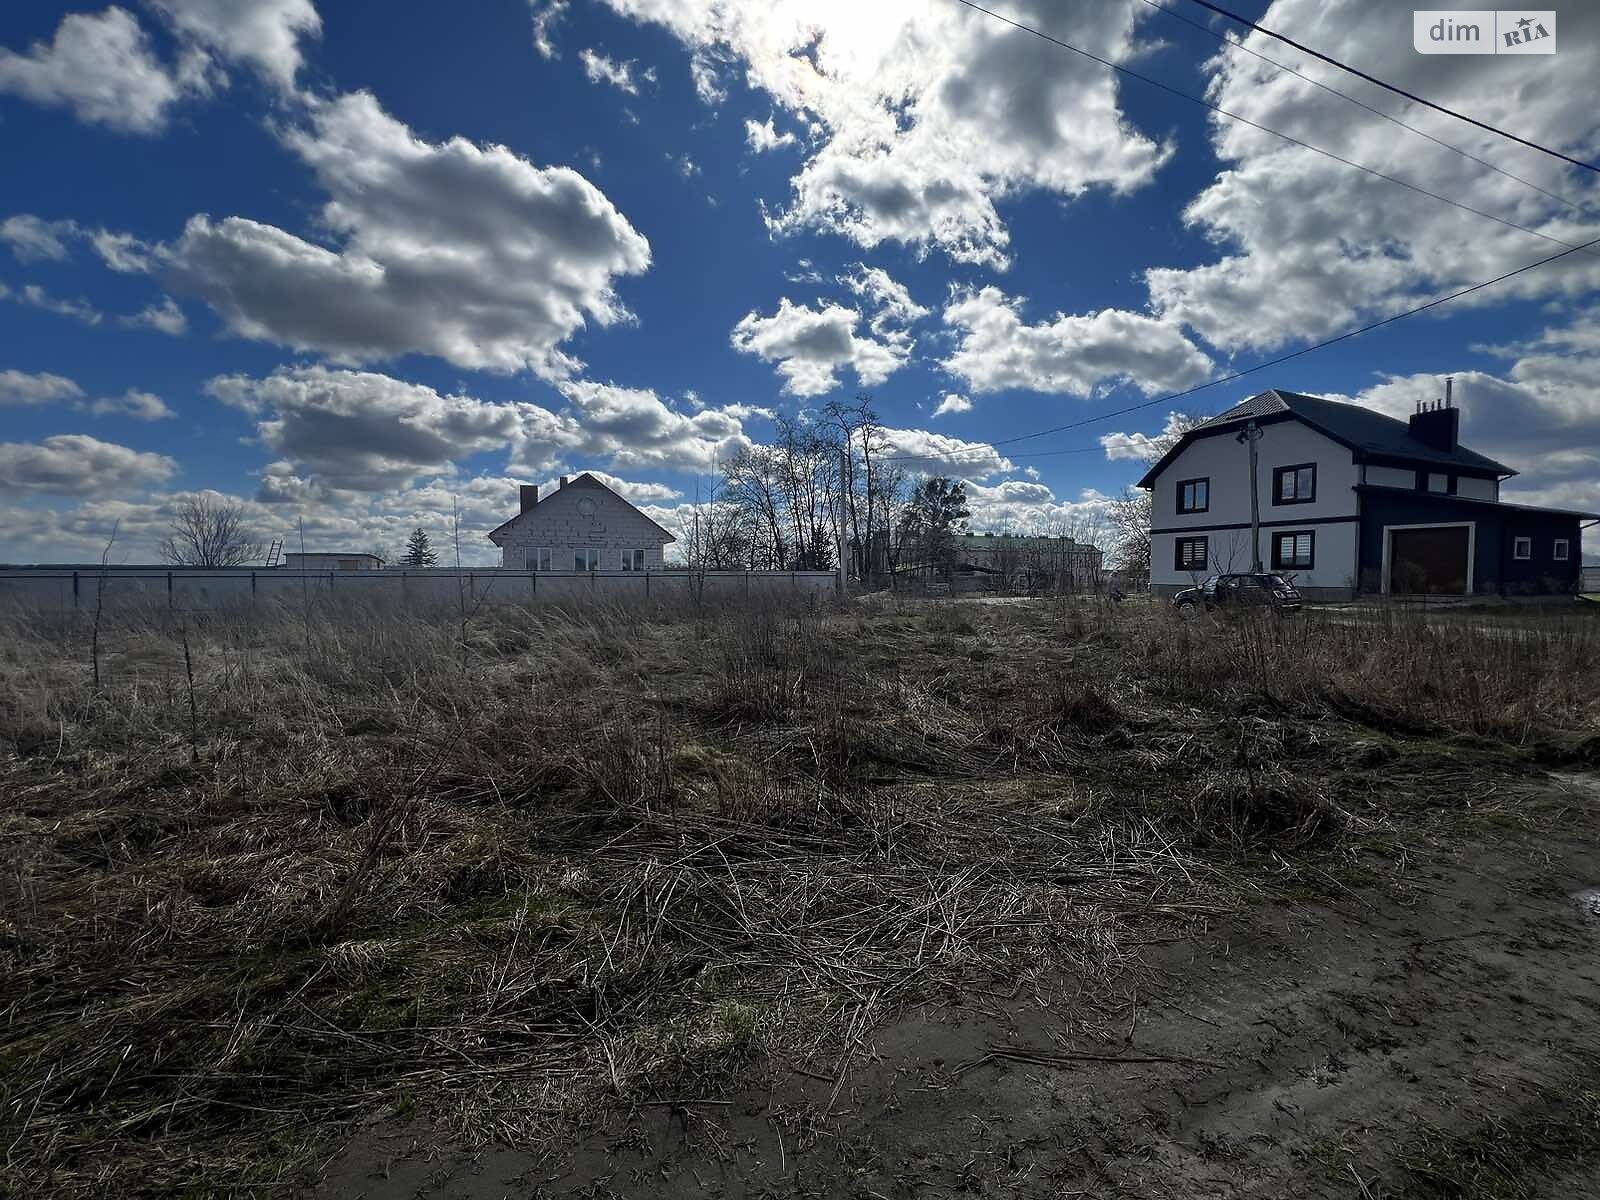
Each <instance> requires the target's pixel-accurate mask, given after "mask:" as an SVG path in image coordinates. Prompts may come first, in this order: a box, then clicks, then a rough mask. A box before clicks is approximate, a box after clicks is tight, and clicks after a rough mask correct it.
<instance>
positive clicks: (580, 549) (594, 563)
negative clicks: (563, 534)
mask: <svg viewBox="0 0 1600 1200" xmlns="http://www.w3.org/2000/svg"><path fill="white" fill-rule="evenodd" d="M580 554H581V555H583V556H584V564H585V565H584V566H581V567H580V566H579V565H578V555H580ZM572 569H573V570H574V571H578V572H582V573H585V574H586V573H588V572H590V571H598V570H599V569H600V547H598V546H574V547H573V548H572Z"/></svg>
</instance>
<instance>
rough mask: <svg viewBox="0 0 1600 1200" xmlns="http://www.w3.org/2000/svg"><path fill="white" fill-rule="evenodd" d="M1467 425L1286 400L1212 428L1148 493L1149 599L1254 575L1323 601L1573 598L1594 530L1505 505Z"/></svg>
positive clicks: (1174, 459)
mask: <svg viewBox="0 0 1600 1200" xmlns="http://www.w3.org/2000/svg"><path fill="white" fill-rule="evenodd" d="M1460 418H1461V412H1460V410H1459V409H1457V408H1456V407H1454V405H1453V403H1452V402H1451V400H1450V399H1449V398H1446V399H1445V400H1441V401H1438V402H1435V403H1433V404H1428V405H1423V406H1420V407H1419V408H1418V410H1417V411H1416V412H1415V413H1413V414H1412V415H1411V418H1410V420H1409V421H1400V420H1397V419H1395V418H1394V417H1388V416H1384V415H1383V414H1382V413H1378V412H1373V411H1372V410H1371V409H1366V408H1361V407H1359V406H1357V405H1354V404H1343V403H1339V402H1337V401H1333V400H1324V399H1321V398H1319V397H1316V396H1304V395H1301V394H1299V393H1298V392H1286V391H1280V390H1276V389H1274V390H1272V391H1267V392H1262V393H1261V394H1260V395H1257V396H1252V397H1250V399H1248V400H1246V401H1244V402H1243V403H1241V404H1237V405H1235V406H1234V407H1233V408H1230V409H1228V410H1227V411H1226V412H1224V413H1221V414H1220V415H1218V416H1216V417H1213V418H1212V419H1211V420H1209V421H1207V422H1205V423H1204V424H1202V425H1200V426H1198V427H1197V428H1195V429H1192V430H1190V431H1189V432H1188V433H1186V434H1184V435H1183V437H1182V438H1181V439H1179V441H1178V442H1177V444H1176V445H1174V446H1173V447H1172V449H1171V450H1169V451H1168V452H1167V453H1166V454H1165V455H1163V456H1162V457H1161V459H1160V460H1159V461H1157V462H1156V463H1155V464H1154V465H1153V466H1152V467H1151V468H1150V470H1149V471H1148V472H1146V474H1145V476H1144V478H1143V479H1141V480H1140V481H1139V486H1140V487H1142V488H1146V489H1148V490H1149V491H1150V493H1151V521H1150V584H1151V588H1152V590H1154V591H1155V592H1157V593H1158V594H1165V595H1170V594H1171V593H1173V592H1175V591H1177V590H1179V589H1180V588H1184V587H1189V586H1191V585H1192V584H1193V583H1194V582H1195V581H1197V580H1200V579H1204V578H1205V577H1206V576H1208V575H1212V574H1217V573H1221V572H1229V571H1249V570H1251V569H1252V567H1253V565H1254V564H1255V563H1257V562H1259V564H1260V566H1261V567H1262V569H1264V570H1269V571H1276V572H1278V573H1281V574H1285V575H1290V576H1293V577H1294V580H1295V583H1296V585H1297V586H1298V587H1299V588H1300V589H1301V591H1302V592H1303V593H1305V594H1306V595H1307V596H1308V597H1309V598H1312V599H1347V598H1350V597H1352V596H1354V595H1355V594H1357V593H1359V592H1368V593H1389V594H1402V595H1411V594H1427V595H1469V594H1473V593H1485V592H1498V593H1506V594H1518V593H1534V592H1559V591H1572V590H1575V589H1576V587H1577V584H1578V569H1579V563H1580V560H1581V558H1582V554H1581V542H1580V538H1581V536H1582V535H1581V530H1582V527H1583V523H1584V522H1585V521H1593V520H1595V519H1596V518H1595V515H1594V514H1592V513H1581V512H1570V511H1565V510H1558V509H1549V508H1535V507H1532V506H1530V505H1521V504H1508V503H1504V502H1502V501H1501V499H1500V484H1501V481H1502V480H1504V479H1506V478H1508V477H1509V476H1511V475H1514V474H1516V472H1515V471H1513V470H1512V469H1511V468H1510V467H1507V466H1505V465H1503V464H1501V463H1498V462H1495V461H1494V460H1493V459H1490V458H1486V457H1484V456H1483V455H1481V454H1478V453H1476V452H1475V451H1472V450H1469V449H1467V448H1466V447H1465V446H1462V445H1461V444H1460V443H1459V441H1458V433H1459V429H1460ZM1252 428H1253V429H1254V430H1256V431H1258V433H1259V437H1258V438H1257V440H1256V461H1257V469H1256V501H1257V508H1258V511H1259V524H1258V526H1257V527H1258V528H1259V530H1260V541H1259V543H1258V545H1257V547H1256V551H1255V553H1252V548H1251V532H1250V531H1251V528H1252V523H1251V505H1250V447H1249V443H1248V441H1247V440H1246V437H1245V435H1246V433H1247V431H1248V430H1250V429H1252Z"/></svg>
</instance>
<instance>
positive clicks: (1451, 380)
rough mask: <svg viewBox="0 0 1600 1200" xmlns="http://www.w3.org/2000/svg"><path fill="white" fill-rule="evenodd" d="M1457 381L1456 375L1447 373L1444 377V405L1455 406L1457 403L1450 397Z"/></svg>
mask: <svg viewBox="0 0 1600 1200" xmlns="http://www.w3.org/2000/svg"><path fill="white" fill-rule="evenodd" d="M1455 382H1456V377H1455V376H1454V375H1446V376H1445V377H1444V406H1445V407H1446V408H1454V407H1455V404H1454V403H1452V401H1451V399H1450V393H1451V391H1452V390H1453V389H1454V387H1455Z"/></svg>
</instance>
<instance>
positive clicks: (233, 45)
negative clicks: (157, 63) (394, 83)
mask: <svg viewBox="0 0 1600 1200" xmlns="http://www.w3.org/2000/svg"><path fill="white" fill-rule="evenodd" d="M148 2H149V3H150V4H151V5H152V6H153V7H154V8H155V9H156V10H157V11H158V12H160V13H161V14H162V15H163V16H164V17H166V18H167V20H168V21H169V22H171V24H172V26H173V28H174V29H176V30H177V31H178V33H179V35H180V36H181V37H183V38H184V39H185V40H187V41H189V42H191V43H195V44H198V45H200V46H203V47H205V48H206V49H208V50H211V51H214V52H215V53H217V54H220V55H221V56H222V57H224V58H227V59H231V60H233V61H235V62H242V63H247V64H249V65H250V66H253V67H255V68H256V69H257V70H259V71H260V72H261V73H262V74H263V75H265V76H266V77H267V78H268V79H270V80H272V81H273V82H274V83H275V84H277V85H278V86H279V87H280V88H282V89H283V90H284V91H290V90H292V89H293V87H294V81H295V75H296V74H297V73H298V72H299V70H300V67H301V62H302V59H301V55H300V39H301V38H313V37H316V36H318V35H319V34H320V33H321V32H322V18H321V17H319V16H318V15H317V10H316V8H315V6H314V5H313V4H312V2H311V0H246V2H244V3H241V2H240V0H148Z"/></svg>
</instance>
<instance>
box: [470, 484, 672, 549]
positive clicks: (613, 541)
mask: <svg viewBox="0 0 1600 1200" xmlns="http://www.w3.org/2000/svg"><path fill="white" fill-rule="evenodd" d="M517 498H518V502H519V505H520V510H521V511H519V512H518V513H517V515H516V516H514V517H512V518H511V519H510V520H509V521H507V522H506V523H505V524H504V525H501V526H500V527H499V528H497V529H493V530H491V531H490V532H489V540H490V541H491V542H493V543H494V544H495V545H496V546H499V547H500V566H501V569H502V570H507V571H540V572H548V571H554V572H572V571H659V570H660V569H661V565H662V550H663V548H664V547H665V546H666V544H667V543H668V542H674V541H677V539H676V538H675V537H673V536H672V535H671V534H670V533H668V532H667V531H666V530H665V529H663V528H661V526H659V525H657V524H656V523H655V522H654V521H652V520H651V519H650V518H649V517H647V516H645V515H644V513H642V512H640V511H639V510H638V509H637V508H635V507H634V506H633V505H631V504H629V503H628V502H627V501H626V500H624V499H623V498H622V497H621V496H619V495H617V493H615V492H613V491H612V490H611V489H610V488H608V487H607V486H606V485H605V484H603V483H601V482H600V481H599V480H598V479H596V478H595V477H594V476H593V475H590V474H589V473H588V472H587V471H586V472H584V473H583V474H582V475H579V476H578V477H577V478H575V479H570V480H569V479H568V478H567V477H566V476H565V475H563V476H562V477H561V484H560V486H559V487H557V488H556V489H555V490H553V491H551V492H549V493H547V494H546V495H544V496H542V497H541V496H540V495H539V489H538V487H537V486H535V485H532V484H523V485H522V486H521V488H520V489H519V490H518V496H517Z"/></svg>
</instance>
